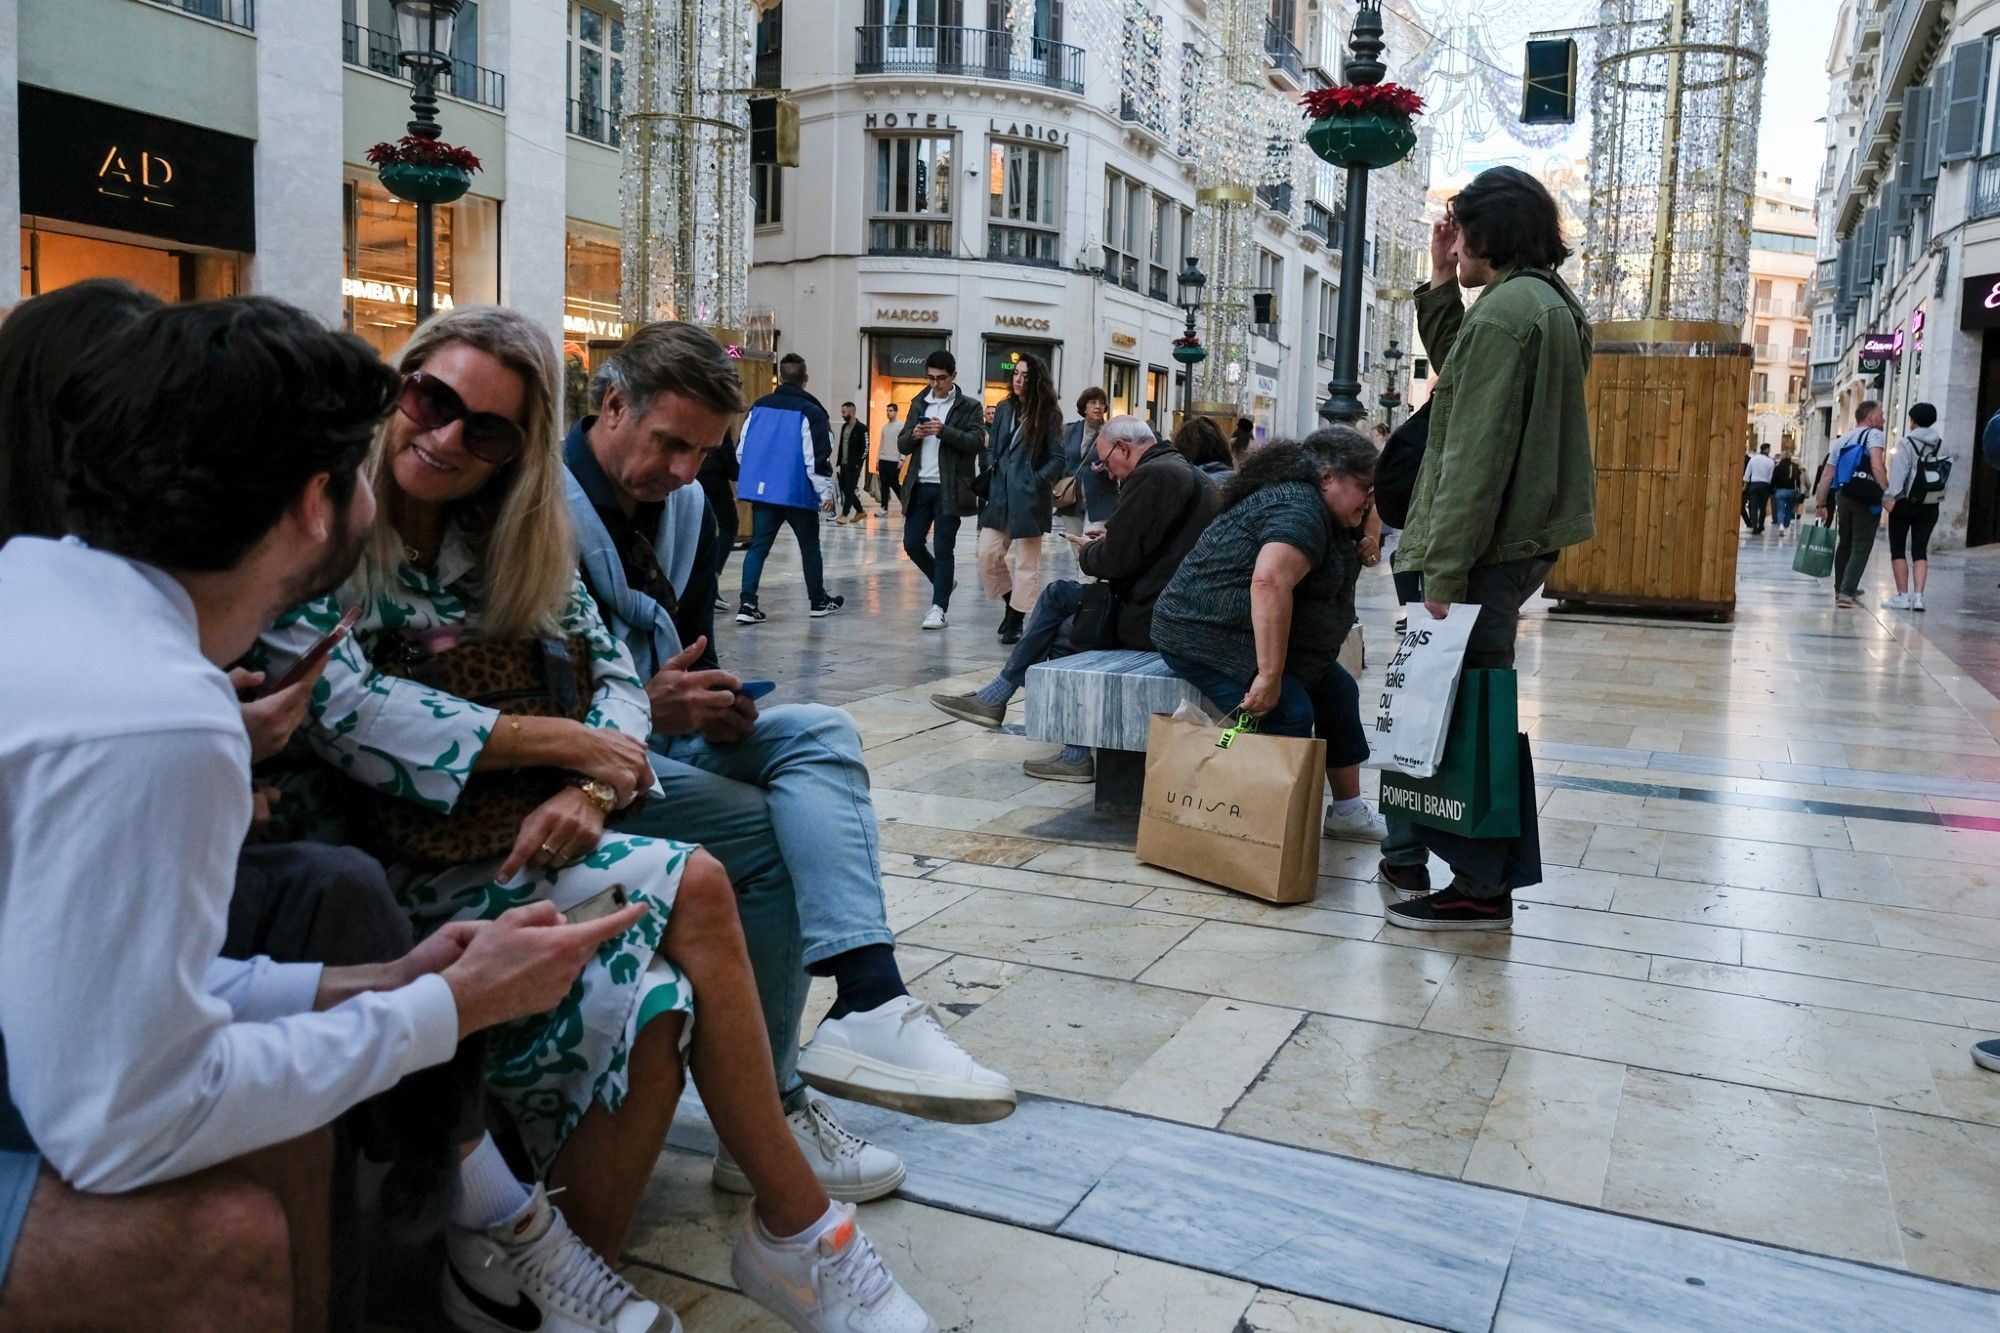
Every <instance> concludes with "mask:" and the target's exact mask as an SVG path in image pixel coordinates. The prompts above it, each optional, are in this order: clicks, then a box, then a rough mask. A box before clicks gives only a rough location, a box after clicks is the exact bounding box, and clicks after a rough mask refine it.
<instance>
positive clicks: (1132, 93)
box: [1118, 88, 1170, 143]
mask: <svg viewBox="0 0 2000 1333" xmlns="http://www.w3.org/2000/svg"><path fill="white" fill-rule="evenodd" d="M1169 105H1170V104H1169V103H1168V101H1167V99H1166V98H1164V97H1162V96H1160V95H1159V94H1158V93H1157V92H1153V93H1147V92H1144V91H1141V90H1138V89H1134V88H1127V89H1125V90H1124V91H1123V92H1121V93H1120V94H1119V95H1118V119H1120V120H1122V121H1124V122H1125V123H1126V124H1127V125H1137V126H1138V127H1139V128H1140V129H1142V130H1145V131H1146V132H1147V133H1148V134H1151V135H1152V136H1153V137H1154V138H1156V139H1158V140H1159V141H1160V142H1161V143H1165V142H1166V141H1167V111H1168V107H1169Z"/></svg>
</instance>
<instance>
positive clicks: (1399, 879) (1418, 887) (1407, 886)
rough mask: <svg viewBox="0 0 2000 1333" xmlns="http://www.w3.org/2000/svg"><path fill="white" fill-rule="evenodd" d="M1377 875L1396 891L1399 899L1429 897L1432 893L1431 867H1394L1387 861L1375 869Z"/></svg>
mask: <svg viewBox="0 0 2000 1333" xmlns="http://www.w3.org/2000/svg"><path fill="white" fill-rule="evenodd" d="M1375 874H1376V875H1377V876H1378V877H1379V878H1380V879H1381V881H1382V882H1383V883H1384V884H1387V885H1388V886H1389V887H1390V888H1392V889H1394V890H1395V891H1396V896H1397V897H1398V898H1401V899H1404V900H1405V901H1408V900H1409V899H1411V898H1424V897H1428V896H1429V894H1430V891H1431V868H1430V867H1429V866H1392V865H1390V864H1389V863H1388V862H1387V861H1384V862H1382V863H1381V864H1380V865H1378V866H1376V867H1375Z"/></svg>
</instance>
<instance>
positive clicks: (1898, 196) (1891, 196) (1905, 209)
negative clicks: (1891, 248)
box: [1882, 152, 1910, 236]
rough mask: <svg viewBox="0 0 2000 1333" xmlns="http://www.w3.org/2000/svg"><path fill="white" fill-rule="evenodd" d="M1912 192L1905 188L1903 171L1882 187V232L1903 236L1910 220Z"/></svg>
mask: <svg viewBox="0 0 2000 1333" xmlns="http://www.w3.org/2000/svg"><path fill="white" fill-rule="evenodd" d="M1900 155H1901V154H1900V152H1899V153H1898V156H1900ZM1909 203H1910V192H1909V191H1908V190H1906V189H1905V188H1903V173H1902V171H1901V170H1900V169H1898V170H1897V172H1896V179H1895V180H1893V181H1890V182H1888V183H1886V184H1884V185H1883V187H1882V234H1883V235H1884V236H1901V235H1902V234H1903V228H1905V227H1907V226H1908V225H1909V222H1910V213H1909Z"/></svg>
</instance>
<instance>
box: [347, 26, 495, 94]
mask: <svg viewBox="0 0 2000 1333" xmlns="http://www.w3.org/2000/svg"><path fill="white" fill-rule="evenodd" d="M398 49H399V47H398V45H397V42H396V35H395V34H394V33H389V32H377V31H375V30H374V29H373V28H364V27H362V26H361V25H360V24H358V23H343V24H341V25H340V58H341V59H342V60H344V61H346V62H347V63H348V64H350V65H353V66H355V67H357V68H359V69H368V70H373V71H375V73H377V74H386V75H388V76H389V77H390V78H392V79H401V80H402V81H403V82H405V83H407V82H409V80H410V71H409V67H408V66H406V65H404V64H402V63H401V62H399V61H398V60H397V59H396V53H397V51H398ZM436 86H437V90H438V91H439V92H440V93H444V94H446V95H447V96H451V97H456V98H458V99H460V100H461V101H466V102H473V103H476V104H478V105H480V106H488V107H492V108H493V109H494V110H495V111H505V110H506V109H507V79H506V76H505V75H502V74H500V73H498V72H497V71H495V70H490V69H487V68H486V67H485V66H483V65H475V64H473V63H472V62H471V61H469V60H454V61H452V62H451V68H450V69H448V70H445V71H443V72H441V73H440V74H439V75H438V77H437V85H436Z"/></svg>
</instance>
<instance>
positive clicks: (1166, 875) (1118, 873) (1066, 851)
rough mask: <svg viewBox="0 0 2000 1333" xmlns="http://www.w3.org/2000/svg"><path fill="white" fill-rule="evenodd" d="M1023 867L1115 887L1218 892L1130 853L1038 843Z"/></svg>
mask: <svg viewBox="0 0 2000 1333" xmlns="http://www.w3.org/2000/svg"><path fill="white" fill-rule="evenodd" d="M1022 868H1023V869H1026V870H1033V871H1036V872H1037V873H1040V874H1050V875H1068V876H1072V877H1074V878H1077V879H1096V880H1106V881H1109V882H1111V883H1114V884H1147V885H1151V886H1152V887H1153V888H1156V889H1198V890H1200V891H1202V892H1205V893H1213V892H1215V886H1214V885H1212V884H1205V883H1203V882H1202V881H1201V880H1198V879H1193V878H1191V877H1189V876H1187V875H1180V874H1176V873H1175V872H1173V871H1171V870H1162V869H1160V867H1158V866H1149V865H1145V864H1143V863H1141V862H1139V861H1135V860H1134V859H1133V858H1132V853H1131V851H1130V850H1122V851H1111V850H1107V849H1105V848H1102V847H1051V846H1049V845H1048V844H1047V843H1042V844H1039V845H1038V846H1037V848H1036V853H1035V855H1034V856H1033V857H1032V858H1030V859H1029V860H1028V861H1026V862H1024V863H1023V864H1022Z"/></svg>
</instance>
